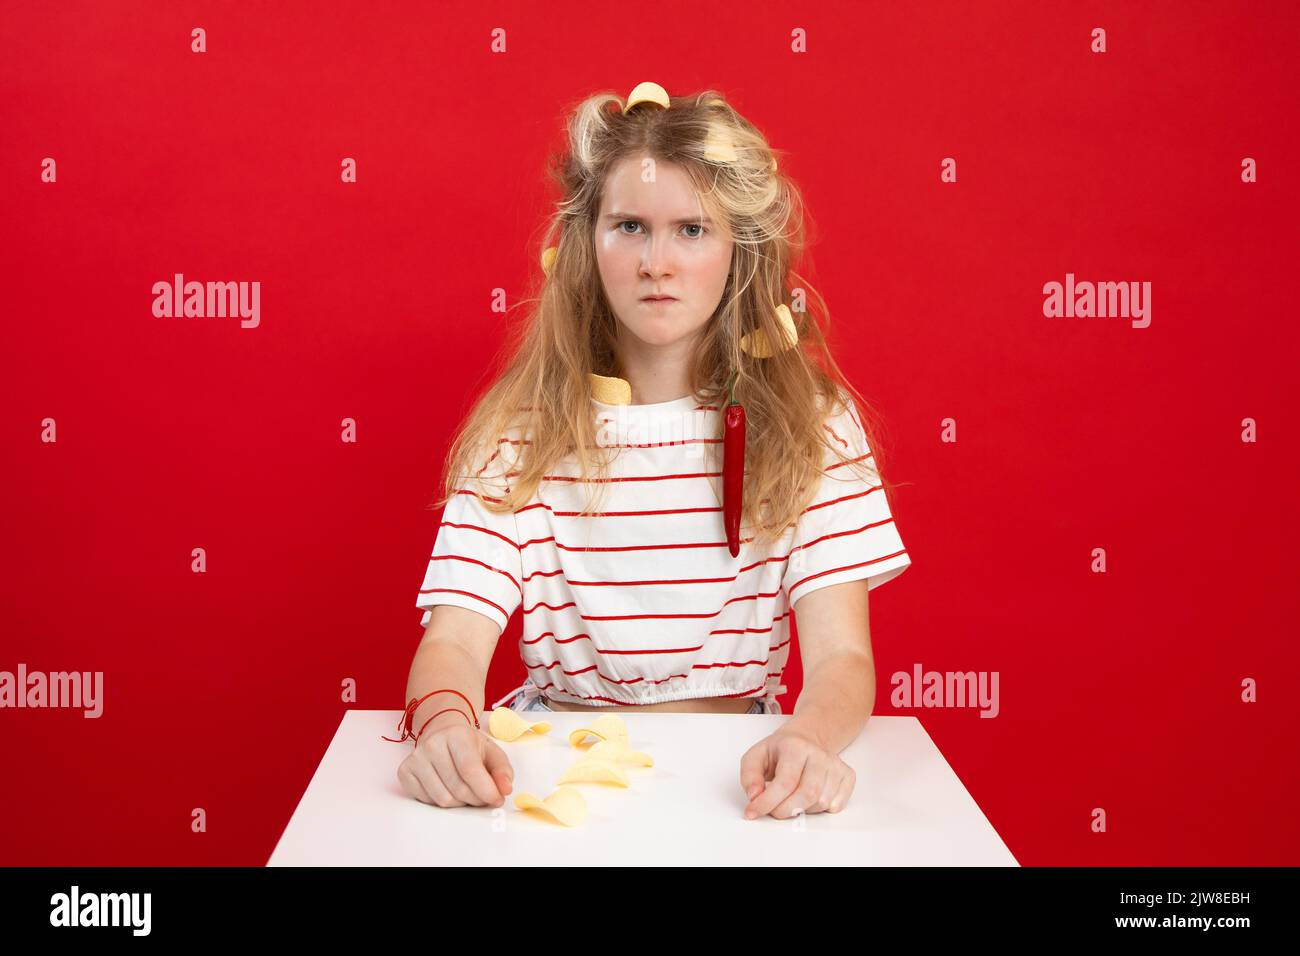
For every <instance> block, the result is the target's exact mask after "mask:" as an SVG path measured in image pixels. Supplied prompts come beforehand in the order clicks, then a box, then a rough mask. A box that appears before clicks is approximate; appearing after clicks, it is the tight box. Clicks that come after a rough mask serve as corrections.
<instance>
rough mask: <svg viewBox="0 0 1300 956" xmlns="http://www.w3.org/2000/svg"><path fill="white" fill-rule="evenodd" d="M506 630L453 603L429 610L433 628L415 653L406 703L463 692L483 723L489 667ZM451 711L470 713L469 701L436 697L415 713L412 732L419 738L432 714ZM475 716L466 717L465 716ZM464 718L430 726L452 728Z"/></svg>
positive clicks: (451, 716) (445, 716)
mask: <svg viewBox="0 0 1300 956" xmlns="http://www.w3.org/2000/svg"><path fill="white" fill-rule="evenodd" d="M500 637H501V628H500V627H498V626H497V623H496V622H495V621H493V620H492V619H491V618H489V617H487V616H486V615H484V614H479V613H478V612H477V611H471V610H469V609H468V608H463V607H457V606H456V605H453V604H439V605H436V606H434V607H433V608H431V609H430V615H429V625H428V627H426V628H425V629H424V637H422V638H421V639H420V646H419V647H418V648H417V649H416V651H415V659H414V660H413V661H412V662H411V673H410V676H409V677H408V678H407V681H406V698H405V699H406V700H411V699H412V698H416V699H418V698H420V697H423V696H424V695H425V694H427V693H429V692H430V691H432V690H435V689H439V688H451V689H453V690H458V691H460V692H461V693H462V694H464V695H465V696H466V697H468V698H469V699H470V701H471V702H472V703H473V705H474V713H475V714H477V715H478V717H479V720H480V721H482V720H483V717H484V714H483V703H484V697H483V692H484V689H485V684H486V681H487V672H488V667H489V665H491V663H492V654H493V652H494V651H495V650H496V646H497V640H498V639H499V638H500ZM446 707H455V708H458V709H459V710H460V711H462V712H465V711H466V709H467V708H466V706H465V701H463V700H461V698H459V697H457V696H456V695H455V694H434V695H433V696H432V697H430V698H429V699H428V700H426V701H425V702H424V703H422V704H420V706H419V707H418V708H416V711H415V715H414V717H413V718H412V720H411V732H412V733H418V732H419V730H420V727H421V725H422V724H423V723H424V721H426V720H428V719H429V716H430V715H431V714H436V713H437V712H438V711H440V710H442V709H444V708H446ZM469 716H471V715H470V714H468V713H466V714H465V717H469ZM465 717H460V716H458V715H456V714H441V715H439V717H438V719H437V720H435V721H433V722H432V723H431V724H429V727H428V730H434V729H436V728H438V727H441V726H444V725H446V724H452V723H462V724H464V723H466V721H465Z"/></svg>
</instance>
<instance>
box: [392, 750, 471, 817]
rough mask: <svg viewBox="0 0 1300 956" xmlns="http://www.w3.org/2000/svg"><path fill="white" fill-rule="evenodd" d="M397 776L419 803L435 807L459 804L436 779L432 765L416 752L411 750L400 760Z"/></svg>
mask: <svg viewBox="0 0 1300 956" xmlns="http://www.w3.org/2000/svg"><path fill="white" fill-rule="evenodd" d="M397 776H398V778H399V779H400V780H401V781H402V786H403V787H405V788H406V792H407V793H409V794H411V796H413V797H415V799H416V800H419V801H420V802H421V803H427V804H430V805H431V806H435V807H454V806H458V805H459V804H458V803H457V802H456V800H455V799H454V798H453V797H452V795H451V794H450V793H449V792H448V791H447V788H446V787H444V786H443V784H442V781H441V780H439V779H438V775H437V774H436V773H435V772H434V769H433V765H432V764H430V763H429V761H428V760H427V759H425V757H424V756H422V755H421V754H420V753H418V752H412V753H411V755H410V756H409V757H407V758H406V759H405V760H403V761H402V765H401V766H400V767H399V768H398V769H397Z"/></svg>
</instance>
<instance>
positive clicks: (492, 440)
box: [431, 90, 889, 544]
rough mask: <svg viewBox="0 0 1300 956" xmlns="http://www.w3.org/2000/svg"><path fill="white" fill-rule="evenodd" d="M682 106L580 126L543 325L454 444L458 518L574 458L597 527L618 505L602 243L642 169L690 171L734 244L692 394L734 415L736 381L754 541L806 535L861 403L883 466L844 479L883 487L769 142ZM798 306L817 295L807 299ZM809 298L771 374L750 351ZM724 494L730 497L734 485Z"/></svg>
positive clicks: (451, 490) (593, 113) (511, 349)
mask: <svg viewBox="0 0 1300 956" xmlns="http://www.w3.org/2000/svg"><path fill="white" fill-rule="evenodd" d="M670 104H671V105H670V107H669V108H668V109H646V108H640V109H635V110H632V111H630V112H628V113H626V114H625V113H624V111H623V109H624V106H625V105H626V100H625V99H624V98H623V97H621V96H618V95H616V94H614V93H608V92H606V93H599V94H596V95H594V96H591V97H588V98H587V99H585V100H583V101H582V102H581V103H579V104H578V105H577V107H576V109H575V110H574V111H573V113H572V115H571V117H570V120H569V123H568V134H569V135H568V139H569V146H568V149H567V150H566V151H565V152H563V153H562V154H560V155H559V156H556V157H554V158H553V160H552V167H551V174H552V177H553V179H554V180H555V182H556V183H557V185H558V186H559V189H560V192H561V198H560V200H559V201H558V202H557V203H556V211H555V212H554V213H553V214H552V216H551V218H550V222H549V226H548V228H547V229H546V234H545V238H544V240H543V242H542V244H541V245H542V248H546V247H556V249H557V253H556V255H555V258H554V260H553V263H552V265H551V266H550V268H549V269H548V270H546V271H545V272H544V273H542V274H539V276H538V278H537V280H536V281H537V282H538V283H539V284H540V288H537V287H534V288H533V289H530V290H529V293H530V294H529V296H528V297H527V298H525V299H524V300H523V302H522V304H524V305H528V306H531V309H530V311H529V313H528V317H527V318H526V320H525V321H524V322H522V323H521V324H519V325H518V326H517V327H515V329H514V330H513V332H512V334H511V335H510V336H509V338H508V340H507V341H506V342H505V343H504V345H503V346H502V349H501V351H500V353H499V355H498V366H503V370H502V371H501V372H500V373H499V374H498V375H497V376H496V378H495V380H494V381H493V382H492V383H491V385H490V386H489V387H488V389H487V390H486V392H484V394H483V395H482V396H481V397H480V398H479V399H478V400H477V401H476V402H475V404H474V407H473V408H472V410H471V411H470V413H469V415H468V416H467V417H466V419H465V421H464V423H463V425H462V427H461V428H460V430H459V431H458V433H457V435H456V437H455V439H454V440H453V442H452V445H451V448H450V450H449V452H448V454H447V460H446V467H445V471H444V477H443V487H442V497H441V498H440V499H439V500H438V501H437V502H436V503H435V504H434V505H432V506H431V507H435V508H436V507H441V506H443V505H444V504H445V503H446V502H447V501H448V500H449V499H450V498H451V496H452V495H454V494H455V493H456V492H457V491H458V490H459V489H460V488H462V487H464V486H465V484H466V480H467V478H469V477H470V476H478V479H479V481H480V482H482V483H483V484H482V487H483V489H484V490H482V491H481V492H477V493H478V494H479V496H480V497H481V498H483V499H484V506H485V507H487V508H488V509H490V510H492V511H495V512H499V513H500V512H510V511H514V510H516V509H518V508H521V507H523V505H524V504H526V503H527V502H528V500H529V499H530V498H532V496H533V495H534V493H535V492H536V490H537V488H538V487H539V485H540V483H541V482H542V480H543V477H544V476H545V475H547V474H549V473H550V469H552V468H553V467H554V466H555V465H556V464H557V463H559V462H560V461H562V460H564V459H566V458H568V457H569V456H570V455H572V456H573V459H574V461H576V463H577V465H578V467H579V469H580V474H581V476H582V477H584V478H586V479H587V480H588V481H590V484H589V486H588V487H592V486H594V488H595V489H596V492H597V497H596V498H595V499H594V500H593V499H591V498H590V496H589V500H588V505H587V508H586V509H585V510H584V511H583V514H590V513H593V512H595V511H596V510H597V508H598V507H599V504H600V502H601V501H602V500H603V498H604V491H605V487H606V485H607V484H608V482H605V481H602V480H600V479H601V478H603V477H605V476H606V474H607V468H608V464H609V461H608V459H607V458H606V457H605V455H604V454H602V452H606V449H604V448H601V447H600V446H599V445H598V444H597V442H596V438H595V423H594V421H593V409H592V406H591V397H592V396H591V386H590V378H589V376H590V375H591V374H593V373H594V374H597V375H604V376H618V377H624V375H623V372H622V370H621V368H620V367H619V363H618V357H617V355H616V354H615V349H614V344H615V341H616V337H615V336H616V329H617V326H616V323H617V321H618V320H617V319H616V317H615V316H614V313H613V311H612V310H611V309H610V306H609V302H608V300H607V298H606V296H605V292H604V287H603V285H602V283H601V280H600V275H599V271H598V269H597V266H596V251H595V240H594V231H595V226H596V221H597V219H598V218H599V214H600V204H601V199H602V193H603V187H604V184H605V182H606V177H607V175H608V174H609V172H610V171H611V169H612V168H613V167H614V166H615V164H616V163H618V162H619V161H621V160H622V159H624V158H627V157H634V158H638V159H640V158H644V157H650V158H652V159H654V160H655V162H656V163H672V164H674V165H676V166H678V167H680V168H681V169H682V170H683V172H684V173H685V174H686V175H687V176H688V177H689V180H690V181H691V183H692V184H693V185H694V186H695V189H696V191H697V193H698V195H699V197H700V200H701V202H702V203H703V204H704V206H705V208H707V209H708V210H709V211H710V212H709V214H710V215H712V216H714V218H715V221H717V222H718V224H719V225H720V226H721V227H722V228H723V230H724V233H725V232H729V234H730V236H731V238H732V240H733V252H732V261H731V269H730V273H729V275H728V277H727V283H726V287H725V289H724V290H723V294H722V299H721V301H720V302H719V304H718V307H717V309H716V311H715V312H714V314H713V316H712V317H711V318H710V319H709V321H708V323H707V324H706V326H705V327H704V329H703V330H702V334H701V337H700V342H699V347H698V349H697V351H696V353H695V355H694V359H693V365H692V369H691V373H690V374H691V382H692V391H693V394H694V395H695V396H696V397H697V398H698V399H699V400H700V401H701V402H704V403H710V404H715V405H718V406H720V407H721V406H723V405H725V403H726V401H727V395H726V391H725V389H726V382H727V379H728V376H729V375H730V374H731V371H732V370H733V369H737V370H738V377H737V381H736V384H735V394H736V398H737V400H738V401H740V402H742V403H743V404H744V406H745V413H746V419H747V442H746V462H745V466H746V476H745V493H744V499H745V513H744V514H743V515H742V519H741V520H742V525H743V526H745V527H746V528H748V529H750V533H752V534H753V535H754V536H755V540H756V542H757V543H760V544H762V543H769V544H770V543H772V542H774V541H775V540H776V539H777V538H779V537H780V536H781V535H782V534H783V533H784V531H785V530H786V529H787V528H788V527H789V526H790V525H792V524H793V523H795V521H796V519H797V518H798V516H799V514H800V512H802V511H803V509H804V508H805V507H806V506H807V505H808V504H809V502H810V501H811V499H812V496H813V494H814V493H815V491H816V487H817V484H818V481H819V479H820V477H821V474H822V470H823V468H824V467H825V462H826V460H827V458H826V449H828V448H830V449H833V450H834V451H835V454H836V456H838V457H840V458H844V456H843V455H842V454H841V453H840V451H839V449H838V448H836V447H835V443H833V442H832V441H831V439H830V437H829V435H828V431H827V429H824V428H823V427H822V425H823V422H824V421H825V420H826V418H827V417H828V415H829V414H831V413H832V412H833V411H835V410H838V409H840V408H842V407H843V399H844V397H849V398H851V399H852V401H853V403H854V405H855V407H856V411H857V412H858V415H857V421H858V422H859V423H861V425H862V427H863V429H864V431H865V433H866V437H867V441H868V443H869V445H870V447H871V449H872V451H873V452H874V453H875V454H873V455H872V456H871V458H869V459H868V460H866V461H863V462H858V463H854V464H848V465H846V466H845V467H848V468H861V469H865V472H864V473H862V474H863V476H864V477H866V478H867V479H868V480H870V481H872V482H873V483H874V482H879V481H881V480H882V479H881V477H880V471H879V469H880V450H879V447H878V444H877V441H876V433H877V431H878V429H877V428H876V427H874V426H873V424H872V423H871V422H872V419H873V417H874V416H873V413H872V410H871V408H870V406H869V405H868V403H867V402H865V401H864V400H863V399H862V398H861V396H860V395H859V393H858V392H857V390H856V389H854V388H853V387H852V386H851V385H850V384H849V382H848V381H847V380H846V379H845V377H844V375H843V374H842V373H841V372H840V369H839V367H838V365H837V364H836V363H835V360H834V358H833V357H832V356H831V354H830V351H829V349H828V347H827V341H826V336H825V334H824V332H823V327H826V328H829V316H828V313H827V310H826V307H825V303H824V301H823V300H822V298H821V296H820V294H819V293H817V292H816V291H815V290H813V289H812V287H811V285H810V284H809V283H808V282H806V281H805V280H804V279H803V278H802V277H801V276H800V275H799V274H798V273H797V272H795V271H794V268H793V263H794V262H795V261H796V260H797V259H798V258H799V257H801V256H802V254H803V252H804V248H805V241H806V237H805V228H806V227H805V221H804V218H805V217H804V210H803V203H802V197H801V195H800V193H799V191H798V189H797V187H796V186H795V184H794V183H793V182H792V181H791V180H790V179H789V178H788V177H786V176H785V175H782V174H781V173H779V172H778V164H777V161H776V156H775V153H774V150H773V149H772V147H771V146H769V145H768V143H767V141H766V139H765V138H764V137H763V135H762V134H761V133H760V132H759V131H758V130H757V129H756V128H755V127H754V126H753V125H752V124H751V123H750V122H749V121H748V120H746V119H745V118H744V117H743V116H741V115H740V114H739V113H738V112H737V111H736V110H735V108H733V107H732V106H731V105H730V104H729V103H727V102H726V99H725V98H724V97H723V96H722V95H721V94H720V93H718V92H716V91H714V90H706V91H704V92H702V93H698V94H695V95H692V96H674V97H671V98H670ZM719 140H721V141H723V142H730V143H731V145H732V146H733V147H734V153H735V156H734V159H733V158H730V157H728V158H727V159H726V161H719V159H718V154H717V153H711V152H710V151H709V146H710V144H711V143H715V142H717V141H719ZM706 154H708V155H707V156H706ZM539 252H540V250H539ZM795 290H802V293H801V294H800V295H798V296H796V295H795ZM796 298H797V299H798V302H799V304H804V305H805V307H804V308H803V309H800V308H798V307H795V308H792V310H791V311H792V315H793V317H794V320H795V325H796V328H797V329H798V332H799V343H798V346H797V347H795V348H791V349H788V350H786V351H784V352H779V353H777V354H776V355H773V356H771V357H769V358H755V357H753V356H751V355H750V354H748V353H747V352H745V351H743V350H742V349H741V347H740V341H741V339H742V337H743V336H745V335H746V334H747V333H750V332H753V331H754V330H755V329H763V330H764V331H765V333H766V335H767V338H768V341H769V342H780V341H782V338H781V331H780V328H779V326H778V320H777V311H776V307H777V306H778V305H780V304H781V303H786V304H787V305H789V304H791V303H792V300H794V299H796ZM502 359H504V361H502ZM721 417H722V416H719V434H718V435H716V436H712V437H718V438H720V437H722V436H721ZM511 435H514V436H518V437H515V438H511V437H510V436H511ZM710 447H711V448H714V449H716V452H715V453H714V454H716V468H713V469H711V470H716V471H721V462H722V451H721V447H722V446H721V443H718V444H715V445H712V446H710ZM494 462H495V463H496V467H493V463H494ZM837 471H838V469H837ZM489 472H491V473H495V474H496V475H498V476H500V477H499V479H498V481H497V483H496V484H495V485H488V484H487V483H486V482H485V481H484V479H485V477H486V476H487V474H488V473H489ZM838 473H840V474H843V472H838ZM501 479H504V480H501ZM715 490H716V491H717V492H718V494H719V497H720V496H721V484H720V482H715ZM888 493H889V489H888V488H887V489H886V494H888ZM719 532H721V523H719Z"/></svg>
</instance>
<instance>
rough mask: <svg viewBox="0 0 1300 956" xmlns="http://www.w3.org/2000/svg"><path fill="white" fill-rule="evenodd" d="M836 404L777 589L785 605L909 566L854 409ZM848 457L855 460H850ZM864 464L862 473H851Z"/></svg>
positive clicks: (880, 580) (877, 580)
mask: <svg viewBox="0 0 1300 956" xmlns="http://www.w3.org/2000/svg"><path fill="white" fill-rule="evenodd" d="M842 400H843V402H844V406H843V408H841V409H839V410H838V411H837V412H835V413H834V414H832V415H831V416H829V417H828V418H827V419H826V421H825V423H824V425H823V427H824V428H825V429H827V430H828V431H829V434H828V435H827V436H826V437H827V438H828V439H829V441H830V443H831V445H832V446H833V447H834V449H835V451H833V452H832V451H830V450H829V449H828V450H827V451H826V457H825V459H824V464H823V470H822V477H821V482H820V484H819V486H818V489H817V493H816V494H815V495H814V496H813V498H812V500H811V501H810V502H809V504H808V506H807V507H806V508H805V509H804V511H803V512H802V513H801V514H800V515H799V518H798V520H797V522H796V524H795V530H794V536H793V540H792V541H791V545H790V558H789V561H788V563H787V564H786V568H785V573H784V577H783V579H782V587H783V588H784V589H785V591H786V593H787V595H788V598H789V604H790V605H791V606H793V605H794V603H795V602H796V601H798V600H799V598H801V597H803V596H804V595H805V594H810V593H812V592H813V591H816V590H817V589H818V588H824V587H829V586H830V585H832V584H843V583H845V582H847V581H857V580H860V579H862V578H866V579H867V589H868V590H871V589H873V588H877V587H879V586H880V585H882V584H884V583H885V582H886V581H890V580H892V579H893V578H896V577H898V575H900V574H902V573H903V571H905V570H906V569H907V567H908V565H910V564H911V563H912V560H911V558H910V557H908V554H907V550H906V549H905V548H904V547H903V541H902V538H901V537H900V536H899V533H898V527H897V525H895V523H894V516H893V515H892V514H891V513H890V510H889V503H888V501H887V500H886V498H885V489H884V488H883V487H882V486H881V485H880V482H879V478H878V476H877V472H876V468H875V467H874V462H873V461H872V452H871V449H870V448H869V447H868V445H867V437H866V433H865V432H864V431H863V429H862V425H861V420H860V419H859V417H858V411H857V407H856V406H855V405H854V404H853V401H852V400H851V399H849V398H848V397H847V396H846V397H844V398H843V399H842ZM853 462H858V463H860V464H857V465H854V464H852V463H853ZM863 466H866V467H865V471H866V472H867V476H868V477H864V476H863V475H862V474H859V469H862V467H863Z"/></svg>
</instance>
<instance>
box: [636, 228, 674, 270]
mask: <svg viewBox="0 0 1300 956" xmlns="http://www.w3.org/2000/svg"><path fill="white" fill-rule="evenodd" d="M669 257H670V251H669V249H668V243H667V242H666V241H665V240H664V239H663V238H662V237H656V236H651V237H650V238H649V239H647V240H646V244H645V250H644V252H642V254H641V271H642V272H643V273H645V274H646V275H650V276H659V275H664V274H666V273H667V272H668V271H669V270H670V269H671V268H672V263H671V261H670V258H669Z"/></svg>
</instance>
